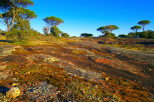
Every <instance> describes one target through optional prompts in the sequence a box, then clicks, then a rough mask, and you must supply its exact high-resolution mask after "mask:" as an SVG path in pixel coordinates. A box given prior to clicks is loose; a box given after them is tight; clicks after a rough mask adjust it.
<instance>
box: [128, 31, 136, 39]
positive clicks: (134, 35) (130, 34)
mask: <svg viewBox="0 0 154 102" xmlns="http://www.w3.org/2000/svg"><path fill="white" fill-rule="evenodd" d="M127 37H128V38H135V37H136V34H135V33H134V32H130V33H128V35H127Z"/></svg>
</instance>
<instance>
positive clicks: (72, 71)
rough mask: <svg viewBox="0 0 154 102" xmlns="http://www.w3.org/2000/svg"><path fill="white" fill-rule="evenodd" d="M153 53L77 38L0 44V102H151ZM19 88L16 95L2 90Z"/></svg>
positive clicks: (152, 98) (153, 85) (153, 90)
mask: <svg viewBox="0 0 154 102" xmlns="http://www.w3.org/2000/svg"><path fill="white" fill-rule="evenodd" d="M153 61H154V53H153V52H150V51H148V52H145V51H134V50H127V49H124V48H119V47H118V48H117V47H111V46H102V44H98V43H97V42H94V41H89V40H88V41H87V40H82V41H80V42H68V43H65V44H57V43H54V44H53V43H52V44H48V45H39V46H37V45H35V46H32V45H31V46H22V45H20V46H19V45H11V44H6V45H4V44H1V45H0V93H1V94H0V102H153V101H154V97H153V94H154V62H153ZM14 84H15V85H16V86H18V88H19V89H20V91H21V94H20V96H18V97H16V98H14V99H10V100H9V99H8V98H7V97H6V95H5V94H6V92H7V91H8V90H9V89H10V88H11V87H12V86H13V85H14Z"/></svg>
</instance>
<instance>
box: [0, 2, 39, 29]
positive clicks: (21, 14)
mask: <svg viewBox="0 0 154 102" xmlns="http://www.w3.org/2000/svg"><path fill="white" fill-rule="evenodd" d="M33 4H34V3H33V2H32V1H31V0H1V1H0V11H1V12H2V14H0V18H1V19H2V20H3V21H4V23H5V24H6V26H7V29H8V31H10V30H11V29H12V27H14V25H15V24H16V23H17V22H18V19H19V18H22V19H24V20H29V19H31V18H35V17H36V15H35V13H34V12H33V11H30V10H28V9H25V8H26V7H28V6H31V5H33Z"/></svg>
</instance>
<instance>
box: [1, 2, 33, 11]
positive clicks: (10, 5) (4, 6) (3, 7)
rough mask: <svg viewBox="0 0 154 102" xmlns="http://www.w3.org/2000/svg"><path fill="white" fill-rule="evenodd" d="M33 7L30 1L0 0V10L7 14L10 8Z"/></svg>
mask: <svg viewBox="0 0 154 102" xmlns="http://www.w3.org/2000/svg"><path fill="white" fill-rule="evenodd" d="M31 5H34V3H33V1H31V0H0V10H1V11H3V12H7V11H9V10H10V9H12V8H18V7H28V6H31Z"/></svg>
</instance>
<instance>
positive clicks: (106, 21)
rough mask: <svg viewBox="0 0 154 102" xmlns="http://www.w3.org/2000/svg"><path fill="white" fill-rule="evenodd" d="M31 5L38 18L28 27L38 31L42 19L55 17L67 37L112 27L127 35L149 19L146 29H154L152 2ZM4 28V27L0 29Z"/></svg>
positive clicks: (61, 0)
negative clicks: (138, 23) (107, 26)
mask: <svg viewBox="0 0 154 102" xmlns="http://www.w3.org/2000/svg"><path fill="white" fill-rule="evenodd" d="M32 1H34V3H35V5H34V6H32V7H29V8H30V9H31V10H33V11H35V12H36V14H37V15H38V17H37V18H36V19H33V20H31V27H32V28H34V29H35V30H38V31H39V32H42V28H43V27H44V26H46V24H45V23H44V21H43V20H42V19H43V18H45V17H48V16H56V17H59V18H61V19H63V20H64V23H63V24H61V25H59V26H58V27H59V28H60V30H61V31H63V32H66V33H68V34H70V35H71V36H79V35H80V34H81V33H92V34H94V35H95V36H98V35H101V33H100V32H98V31H96V29H97V28H98V27H100V26H105V25H110V24H114V25H117V26H119V27H120V29H119V30H116V31H114V33H115V34H117V35H118V34H126V33H128V32H131V30H130V27H131V26H134V25H136V24H137V22H138V21H140V20H150V21H151V22H152V23H151V24H150V25H148V26H147V27H146V29H148V30H154V6H153V5H154V0H32ZM1 26H2V25H0V28H1ZM2 28H3V29H4V27H2Z"/></svg>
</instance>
